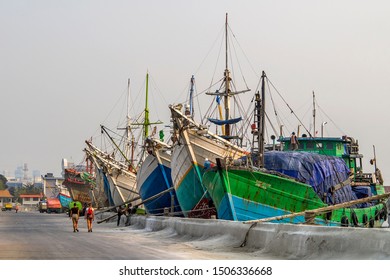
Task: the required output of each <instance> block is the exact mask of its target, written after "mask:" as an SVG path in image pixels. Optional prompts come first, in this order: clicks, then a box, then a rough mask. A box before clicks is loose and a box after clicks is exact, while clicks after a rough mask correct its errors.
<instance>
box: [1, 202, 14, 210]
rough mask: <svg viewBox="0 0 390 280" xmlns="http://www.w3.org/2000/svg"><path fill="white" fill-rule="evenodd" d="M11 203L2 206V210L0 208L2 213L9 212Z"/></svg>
mask: <svg viewBox="0 0 390 280" xmlns="http://www.w3.org/2000/svg"><path fill="white" fill-rule="evenodd" d="M12 208H13V207H12V203H11V202H6V203H4V205H3V208H1V210H2V211H11V210H12Z"/></svg>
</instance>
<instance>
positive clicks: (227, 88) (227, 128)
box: [224, 13, 230, 136]
mask: <svg viewBox="0 0 390 280" xmlns="http://www.w3.org/2000/svg"><path fill="white" fill-rule="evenodd" d="M228 66H229V65H228V14H227V13H226V21H225V73H224V77H225V97H224V101H225V102H224V103H225V120H228V119H229V118H230V96H229V94H230V72H229V69H228ZM225 136H230V125H229V124H228V123H226V124H225Z"/></svg>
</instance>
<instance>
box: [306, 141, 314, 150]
mask: <svg viewBox="0 0 390 280" xmlns="http://www.w3.org/2000/svg"><path fill="white" fill-rule="evenodd" d="M313 148H314V142H312V141H308V142H306V149H313Z"/></svg>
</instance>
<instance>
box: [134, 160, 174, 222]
mask: <svg viewBox="0 0 390 280" xmlns="http://www.w3.org/2000/svg"><path fill="white" fill-rule="evenodd" d="M144 164H145V165H146V166H143V167H142V168H143V172H147V174H146V175H142V174H141V175H140V177H143V176H145V178H143V179H140V180H139V181H141V183H140V186H139V194H140V196H141V198H142V200H143V201H145V200H147V199H149V198H151V197H153V196H155V195H157V194H159V193H161V192H163V191H166V190H167V189H169V188H170V187H172V185H173V184H172V178H171V168H169V167H168V166H165V165H163V164H159V163H157V160H156V158H154V157H153V158H152V156H150V158H149V159H148V160H147V161H145V163H144ZM137 181H138V178H137ZM172 197H173V207H174V212H175V213H178V214H177V215H179V216H181V215H182V214H181V208H180V205H179V202H178V200H177V196H176V192H175V190H171V191H170V192H167V193H165V194H163V195H161V196H159V197H156V198H155V199H152V200H150V201H147V202H145V204H144V206H145V209H146V211H147V213H149V214H153V215H160V214H163V213H164V209H165V208H169V209H171V206H172Z"/></svg>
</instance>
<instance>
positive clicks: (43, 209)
mask: <svg viewBox="0 0 390 280" xmlns="http://www.w3.org/2000/svg"><path fill="white" fill-rule="evenodd" d="M38 209H39V212H40V213H43V212H47V202H46V200H41V201H39V202H38Z"/></svg>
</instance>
